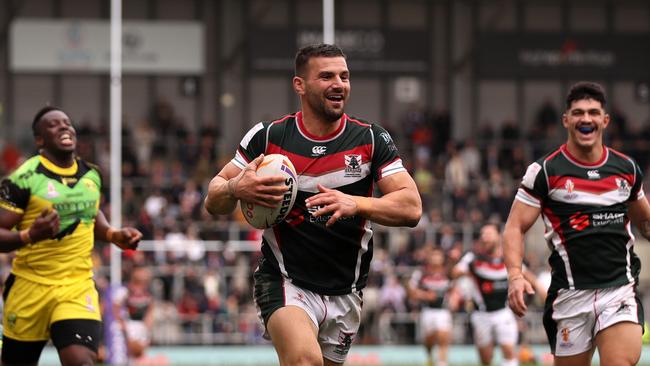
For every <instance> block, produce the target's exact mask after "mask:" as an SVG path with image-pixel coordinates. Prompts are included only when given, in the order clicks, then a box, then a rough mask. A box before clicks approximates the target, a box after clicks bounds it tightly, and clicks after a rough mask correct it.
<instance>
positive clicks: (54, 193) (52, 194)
mask: <svg viewBox="0 0 650 366" xmlns="http://www.w3.org/2000/svg"><path fill="white" fill-rule="evenodd" d="M47 196H48V197H50V198H55V197H59V192H57V191H56V187H54V183H53V182H52V181H51V180H50V181H48V182H47Z"/></svg>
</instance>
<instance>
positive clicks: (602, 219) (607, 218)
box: [591, 212, 625, 226]
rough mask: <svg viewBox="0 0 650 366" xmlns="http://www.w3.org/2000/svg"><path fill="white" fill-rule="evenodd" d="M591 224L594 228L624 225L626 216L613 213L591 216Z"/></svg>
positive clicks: (620, 213)
mask: <svg viewBox="0 0 650 366" xmlns="http://www.w3.org/2000/svg"><path fill="white" fill-rule="evenodd" d="M591 220H592V221H591V224H592V225H593V226H605V225H611V224H624V223H625V214H624V213H622V212H618V213H612V212H606V213H595V214H592V215H591Z"/></svg>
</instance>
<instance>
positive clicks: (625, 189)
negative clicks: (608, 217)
mask: <svg viewBox="0 0 650 366" xmlns="http://www.w3.org/2000/svg"><path fill="white" fill-rule="evenodd" d="M616 186H617V187H618V195H619V196H629V195H630V190H631V188H630V183H628V182H627V180H625V179H621V178H616Z"/></svg>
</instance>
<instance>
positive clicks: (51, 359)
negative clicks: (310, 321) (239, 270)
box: [39, 345, 650, 366]
mask: <svg viewBox="0 0 650 366" xmlns="http://www.w3.org/2000/svg"><path fill="white" fill-rule="evenodd" d="M533 352H534V354H535V356H536V357H537V360H538V361H540V362H538V363H537V365H549V364H550V363H549V358H548V346H545V345H543V346H533ZM500 361H501V356H500V354H499V352H495V358H494V360H493V362H492V364H493V365H499V364H500ZM542 361H546V362H542ZM593 364H594V365H598V355H595V357H594V363H593ZM39 365H41V366H49V365H60V362H59V360H58V357H57V355H56V351H55V350H54V348H52V347H47V348H46V349H45V351H44V352H43V355H42V356H41V362H40V363H39ZM153 365H155V366H172V365H173V366H199V365H201V366H276V365H278V362H277V357H276V355H275V352H274V351H273V348H272V347H270V346H248V347H247V346H213V347H210V346H205V347H196V346H191V347H189V346H188V347H152V348H151V349H150V350H148V352H147V358H146V359H144V360H142V362H138V363H133V364H132V365H131V366H153ZM345 365H346V366H425V365H426V358H425V354H424V351H423V349H422V347H420V346H352V350H351V351H350V354H349V356H348V360H347V362H346V364H345ZM449 365H450V366H479V362H478V356H477V354H476V350H475V348H474V347H473V346H471V345H460V346H452V347H451V349H450V352H449ZM639 365H641V366H650V346H645V347H644V349H643V352H642V354H641V362H640V363H639ZM522 366H524V365H523V364H522Z"/></svg>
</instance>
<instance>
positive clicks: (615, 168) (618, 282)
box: [504, 82, 650, 366]
mask: <svg viewBox="0 0 650 366" xmlns="http://www.w3.org/2000/svg"><path fill="white" fill-rule="evenodd" d="M605 106H606V99H605V92H604V90H603V88H602V87H601V86H600V85H598V84H596V83H592V82H579V83H576V84H575V85H573V86H572V87H571V90H570V91H569V93H568V95H567V98H566V111H565V112H564V115H563V116H562V124H563V125H564V128H566V129H567V132H568V137H567V141H566V143H565V144H564V145H562V146H560V147H559V148H558V149H556V150H555V151H553V152H551V153H550V154H548V155H546V156H545V157H543V158H541V159H539V160H537V161H536V162H534V163H532V164H531V165H530V166H529V167H528V170H527V171H526V174H525V175H524V178H523V179H522V182H521V186H520V188H519V191H518V192H517V195H516V197H515V201H514V203H513V204H512V208H511V211H510V215H509V217H508V221H507V223H506V228H505V242H504V251H505V258H506V265H507V267H508V278H509V289H510V290H509V291H510V293H509V295H508V301H509V303H510V307H511V308H512V310H513V311H514V312H515V313H516V314H517V315H520V316H521V315H523V314H524V313H525V312H526V304H525V302H524V294H525V293H526V292H528V291H530V284H529V283H528V281H527V280H526V279H525V278H523V276H522V273H521V260H522V256H523V252H524V241H523V236H524V233H525V232H526V231H528V229H529V228H530V227H531V225H532V224H533V223H534V222H535V220H536V219H537V217H538V216H539V215H540V214H541V215H542V218H543V220H544V224H545V225H546V234H545V238H546V240H547V241H548V245H549V248H551V251H552V252H551V256H550V258H549V263H550V265H551V269H552V280H551V285H550V288H549V292H548V293H549V296H548V298H547V300H546V307H545V311H544V327H545V329H546V334H547V336H548V340H549V343H550V345H551V350H552V352H553V354H554V355H555V364H556V365H558V366H563V365H577V366H580V365H585V366H586V365H590V364H591V358H592V355H593V353H594V350H595V349H596V348H598V353H599V355H600V364H601V365H634V364H636V363H637V362H638V361H639V358H640V354H641V332H642V324H643V307H642V305H641V302H640V300H639V297H638V295H637V285H638V276H639V271H640V261H639V258H638V257H637V256H636V254H634V250H633V246H634V235H632V231H631V227H630V222H632V223H634V224H635V225H636V226H637V228H638V229H639V231H640V233H641V235H643V236H644V237H646V238H650V205H649V204H648V201H647V199H646V197H645V194H644V192H643V188H642V180H643V176H642V174H641V169H640V168H639V166H638V165H637V163H636V162H635V161H634V160H633V159H631V158H630V157H628V156H625V155H623V154H621V153H620V152H618V151H615V150H613V149H611V148H609V147H607V146H604V144H603V133H604V131H605V129H606V128H607V126H608V125H609V123H610V117H609V115H608V114H607V113H606V111H605Z"/></svg>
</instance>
